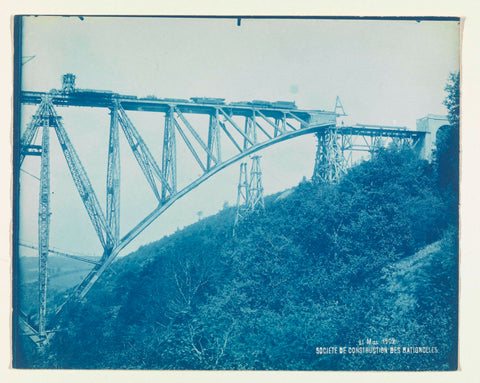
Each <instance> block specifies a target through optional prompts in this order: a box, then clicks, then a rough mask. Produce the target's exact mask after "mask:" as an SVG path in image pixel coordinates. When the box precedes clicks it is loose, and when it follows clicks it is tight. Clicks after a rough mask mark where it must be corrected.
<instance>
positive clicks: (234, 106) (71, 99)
mask: <svg viewBox="0 0 480 383" xmlns="http://www.w3.org/2000/svg"><path fill="white" fill-rule="evenodd" d="M47 94H50V95H51V97H52V103H53V104H54V105H56V106H77V107H93V108H111V107H112V105H113V100H114V99H117V100H118V101H120V103H121V104H122V107H123V109H125V110H128V111H145V112H162V113H166V112H168V111H169V110H170V108H171V107H172V106H175V107H176V108H178V109H179V110H180V111H181V112H182V113H195V114H208V115H211V114H213V113H215V110H216V109H218V108H221V109H223V110H224V111H225V112H227V113H228V114H229V115H230V116H243V117H251V116H252V115H253V111H260V112H261V113H263V114H264V115H265V116H266V117H270V118H282V117H283V116H284V115H285V114H288V113H291V114H293V115H294V116H296V117H298V118H300V119H302V120H304V121H309V120H310V117H311V116H312V115H319V114H326V115H335V113H334V112H329V111H325V110H301V109H297V108H296V107H288V106H285V107H279V106H266V105H253V104H254V103H250V104H252V105H248V103H247V102H245V103H230V104H226V103H224V102H222V103H220V102H210V103H209V102H194V101H189V100H182V99H156V98H148V97H147V98H137V97H136V96H129V95H121V94H118V93H113V92H110V91H93V90H80V89H79V90H77V91H75V92H71V93H61V92H58V91H57V92H55V91H54V92H53V93H45V92H33V91H23V92H22V93H21V103H22V104H34V105H38V104H40V103H41V101H42V97H43V96H45V95H47Z"/></svg>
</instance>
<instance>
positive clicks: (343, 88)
mask: <svg viewBox="0 0 480 383" xmlns="http://www.w3.org/2000/svg"><path fill="white" fill-rule="evenodd" d="M23 55H24V56H35V58H34V59H33V60H31V61H30V62H28V63H26V64H25V65H24V66H23V71H22V89H23V90H36V91H48V90H50V89H52V88H60V87H61V76H62V75H63V74H65V73H74V74H75V75H76V76H77V87H79V88H91V89H99V90H113V91H115V92H118V93H123V94H132V95H137V96H139V97H144V96H147V95H155V96H157V97H171V98H187V99H188V98H190V97H195V96H200V97H202V96H208V97H221V98H225V99H227V101H244V100H254V99H261V100H290V101H295V102H296V104H297V106H298V107H299V108H301V109H325V110H332V109H333V107H334V105H335V99H336V97H337V96H340V98H341V100H342V103H343V106H344V108H345V111H346V113H347V114H348V116H347V117H346V118H345V122H346V123H369V124H385V125H399V126H407V127H408V128H409V129H415V122H416V119H418V118H421V117H424V116H425V115H427V114H430V113H433V114H446V110H445V107H444V106H443V105H442V101H443V99H444V97H445V92H444V87H445V83H446V81H447V78H448V74H449V73H450V72H453V71H458V68H459V24H458V23H457V22H456V21H421V22H416V21H391V20H389V21H379V20H376V21H364V20H261V19H257V20H252V19H244V20H242V22H241V25H240V26H237V21H236V20H235V19H173V18H89V17H86V18H84V20H80V19H79V18H77V17H68V18H67V17H26V18H25V20H24V36H23ZM34 111H35V108H33V107H30V106H28V107H25V108H24V110H23V112H22V117H23V121H22V129H24V128H25V126H26V123H27V122H28V121H29V119H30V117H31V115H32V113H33V112H34ZM57 113H58V114H59V115H61V116H62V117H63V123H64V125H65V128H66V129H67V132H68V134H69V135H70V137H71V140H72V142H73V143H74V145H75V147H76V149H77V151H78V153H79V156H80V158H81V160H82V163H83V164H84V166H85V169H86V171H87V173H88V175H89V177H90V179H91V181H92V185H93V187H94V190H95V191H96V193H97V196H98V197H99V200H100V202H101V204H102V206H103V207H104V206H105V202H104V201H105V174H106V160H107V156H106V154H107V144H108V128H109V116H108V111H106V110H97V109H92V108H85V109H80V108H57ZM129 116H130V117H131V119H132V121H133V122H134V123H135V126H136V127H137V128H138V130H139V131H140V132H141V134H142V135H143V136H144V138H145V139H146V140H147V145H148V146H149V147H150V149H151V150H152V152H153V153H154V155H156V156H157V159H158V160H159V159H160V153H161V145H162V139H161V137H162V135H161V131H162V128H163V121H162V118H161V117H159V116H157V115H153V114H151V113H144V114H141V113H133V112H132V113H130V112H129ZM190 118H192V121H193V122H195V123H198V124H199V125H201V123H202V122H201V121H200V119H199V120H198V121H197V120H195V117H190V116H189V119H190ZM51 137H52V141H54V140H53V137H54V136H53V133H52V135H51ZM315 148H316V141H315V138H314V136H311V135H310V136H303V137H300V138H296V139H293V140H288V141H286V142H284V143H281V144H277V145H274V146H273V147H270V148H268V149H266V150H264V151H262V152H260V154H261V155H262V158H261V162H262V170H263V185H264V188H265V194H267V195H268V194H272V193H275V192H278V191H281V190H284V189H287V188H290V187H292V186H295V185H297V184H298V183H299V182H300V181H301V179H302V178H303V177H307V178H310V177H311V175H312V172H313V166H314V158H315ZM121 153H122V154H121V155H122V182H123V184H122V190H121V214H122V222H121V233H122V234H125V233H126V232H128V230H129V229H130V228H131V227H132V226H134V225H135V224H136V223H137V222H138V221H139V220H140V219H141V218H142V217H143V216H144V215H145V214H147V213H148V212H149V211H150V210H151V209H152V208H153V207H154V200H153V198H152V194H151V191H150V190H149V188H148V186H146V185H145V183H144V181H143V180H142V176H141V173H140V172H139V170H138V167H137V166H136V165H135V163H134V160H133V157H132V155H131V154H130V153H128V147H127V146H126V144H125V140H123V141H122V143H121ZM51 155H52V195H51V201H52V202H51V203H52V218H51V222H52V226H51V245H52V247H56V248H60V249H66V250H70V251H72V252H81V253H85V254H92V255H99V254H100V244H99V242H98V240H97V239H96V237H95V234H94V232H93V229H92V228H91V225H90V224H89V222H88V217H87V215H86V213H85V211H84V208H83V206H82V204H81V202H80V199H79V197H78V196H77V195H76V193H77V192H76V189H75V188H74V185H73V182H72V181H71V177H70V175H69V174H68V170H67V167H66V165H65V161H64V159H63V156H62V154H61V151H60V149H59V146H58V144H56V143H55V142H52V154H51ZM180 157H181V158H179V160H180V163H179V165H178V167H179V173H181V177H183V178H182V180H183V182H185V183H186V182H188V180H192V179H194V178H195V176H196V175H198V174H199V170H198V169H196V168H195V164H194V161H193V160H192V159H190V158H188V156H186V155H185V156H183V155H182V156H180ZM36 160H37V161H36ZM38 162H39V161H38V159H35V158H33V159H30V158H29V159H27V160H26V161H25V163H24V169H25V170H27V171H28V172H30V173H32V174H35V175H38V174H39V166H38ZM159 162H160V160H159ZM179 176H180V174H179ZM238 176H239V163H236V164H233V165H231V166H230V167H228V168H227V169H225V170H223V171H221V172H220V173H218V174H217V175H215V176H214V177H212V178H211V179H209V180H208V181H207V182H205V183H204V184H202V185H201V186H199V187H198V188H196V189H195V190H194V191H192V192H191V193H189V194H188V195H186V196H185V197H183V198H181V199H180V200H178V201H177V202H176V203H175V204H174V205H173V206H172V207H171V208H169V209H168V210H167V211H166V212H165V213H164V214H163V215H162V216H160V218H158V219H157V221H156V222H155V223H154V224H152V225H151V226H150V227H149V228H148V229H147V230H145V232H143V233H142V234H140V236H139V237H138V238H137V239H136V240H134V241H133V242H132V243H131V245H130V246H128V247H127V248H126V249H125V250H124V251H123V252H122V255H125V254H127V253H128V252H129V251H132V250H134V249H136V248H137V247H138V246H141V245H142V244H145V243H148V242H151V241H154V240H157V239H159V238H161V237H162V236H164V235H168V234H170V233H172V232H174V231H175V230H177V228H182V227H184V226H186V225H188V224H190V223H192V222H195V221H196V220H197V219H198V212H199V211H202V213H203V215H204V216H207V215H210V214H214V213H215V212H217V211H218V210H220V209H221V208H222V206H223V205H224V203H225V201H227V202H228V203H229V204H230V205H231V206H232V205H235V203H236V198H237V183H238ZM142 182H143V183H142ZM21 206H22V208H21V216H20V219H21V229H20V239H21V240H23V241H27V242H33V243H35V242H36V232H37V225H36V223H37V216H36V215H37V209H38V207H37V206H38V181H37V180H35V179H34V178H33V177H31V176H28V175H27V174H25V173H22V175H21ZM33 253H34V252H33ZM25 254H29V255H32V252H29V251H28V250H25Z"/></svg>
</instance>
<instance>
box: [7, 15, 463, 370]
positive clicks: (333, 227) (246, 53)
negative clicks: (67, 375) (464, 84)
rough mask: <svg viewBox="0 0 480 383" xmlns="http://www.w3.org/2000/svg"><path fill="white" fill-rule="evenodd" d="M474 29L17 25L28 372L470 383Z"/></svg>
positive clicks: (18, 179)
mask: <svg viewBox="0 0 480 383" xmlns="http://www.w3.org/2000/svg"><path fill="white" fill-rule="evenodd" d="M460 45H461V20H460V19H459V18H458V17H419V18H413V17H388V18H386V17H362V18H359V17H267V16H262V17H257V16H255V17H254V16H224V17H220V16H219V17H216V16H215V17H214V16H211V17H207V16H175V17H173V16H148V17H146V16H144V17H140V16H79V15H58V16H46V15H38V16H35V15H17V16H15V19H14V47H15V56H14V64H15V76H14V123H13V146H14V148H13V150H14V159H13V175H14V185H13V186H14V190H13V238H12V239H13V240H12V243H13V254H12V257H13V278H12V283H13V307H12V354H13V361H12V365H13V367H14V368H16V369H99V370H110V369H117V370H127V369H128V370H282V371H283V370H289V371H303V370H312V371H439V370H447V371H451V370H457V369H458V361H457V360H458V315H459V313H458V301H459V288H458V286H459V250H458V249H459V168H460V167H459V163H460V158H459V157H460V148H459V136H460V125H461V123H460V104H461V103H460V82H461V81H460V80H461V73H460Z"/></svg>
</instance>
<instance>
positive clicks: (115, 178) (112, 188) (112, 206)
mask: <svg viewBox="0 0 480 383" xmlns="http://www.w3.org/2000/svg"><path fill="white" fill-rule="evenodd" d="M118 129H119V127H118V101H116V100H115V101H114V105H113V107H112V108H111V109H110V138H109V142H108V166H107V217H106V218H107V225H108V226H109V227H110V231H111V232H112V237H113V238H107V248H108V249H112V248H113V247H114V246H115V245H116V244H117V243H118V240H119V238H120V141H119V135H118Z"/></svg>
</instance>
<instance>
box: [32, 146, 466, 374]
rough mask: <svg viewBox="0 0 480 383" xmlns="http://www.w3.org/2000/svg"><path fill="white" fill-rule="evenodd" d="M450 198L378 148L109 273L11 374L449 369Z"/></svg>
mask: <svg viewBox="0 0 480 383" xmlns="http://www.w3.org/2000/svg"><path fill="white" fill-rule="evenodd" d="M452 201H455V198H452V197H451V194H449V192H448V191H447V190H442V189H441V188H439V187H438V185H437V176H436V172H435V169H434V168H433V167H432V166H431V165H429V164H428V163H426V162H423V161H420V160H418V159H417V158H416V156H415V155H414V154H413V153H412V152H410V151H408V150H407V151H396V150H385V151H381V152H380V153H379V154H378V155H377V156H376V158H375V159H374V160H372V161H369V162H364V163H362V164H361V165H359V166H357V167H355V168H353V169H351V170H350V171H349V173H348V174H347V175H346V176H345V177H344V178H343V179H342V181H341V182H340V183H339V184H337V185H316V184H312V183H310V182H302V183H301V184H300V185H298V186H297V187H296V188H294V189H292V190H291V191H289V192H288V193H282V194H280V198H279V195H277V196H270V197H268V198H266V201H265V202H266V203H265V211H261V212H257V213H255V214H252V215H251V216H249V217H248V218H246V219H245V220H243V221H242V222H241V223H240V225H239V226H238V227H237V228H236V231H235V233H236V235H235V236H233V234H232V224H233V221H234V213H235V211H234V209H233V208H227V209H224V210H223V211H221V212H220V213H218V214H217V215H215V216H212V217H208V218H205V219H203V220H201V221H199V222H197V223H195V224H193V225H191V226H189V227H187V228H185V229H184V230H181V231H178V232H176V233H174V234H173V235H171V236H169V237H166V238H163V239H161V240H160V241H158V242H154V243H151V244H149V245H146V246H143V247H142V248H140V249H139V250H138V251H136V252H135V253H133V254H131V255H129V256H126V257H124V258H122V259H119V260H118V261H117V262H115V264H114V265H113V267H112V268H111V270H109V271H108V272H106V273H105V274H104V275H103V277H102V278H101V280H100V281H99V283H97V284H96V285H95V286H94V288H93V289H92V291H91V292H90V293H89V294H88V295H87V297H86V300H85V301H84V302H82V304H78V305H76V306H72V307H71V308H70V310H67V311H66V312H65V314H64V316H63V317H62V318H61V323H60V325H61V328H62V329H63V331H61V332H58V333H57V334H56V335H55V337H54V338H53V339H52V342H51V344H50V346H49V347H48V349H47V350H46V352H45V356H44V357H39V356H38V355H35V356H34V357H33V358H31V359H30V360H28V359H27V360H26V361H25V364H26V365H27V366H36V367H43V368H45V367H48V368H128V369H267V370H268V369H281V370H292V369H295V370H332V369H340V370H349V369H356V370H430V369H433V370H442V369H455V368H456V329H457V306H456V302H457V282H458V278H457V267H458V266H457V248H458V246H457V235H458V233H457V231H456V230H455V229H453V228H454V227H455V223H456V211H457V210H456V204H455V203H454V202H453V203H452ZM376 342H378V343H376ZM343 347H345V348H344V351H345V352H344V353H342V355H340V352H341V350H342V348H343ZM372 347H373V348H372ZM375 347H377V348H376V349H375ZM383 348H385V350H387V351H386V352H385V353H383ZM397 348H398V352H397Z"/></svg>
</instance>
